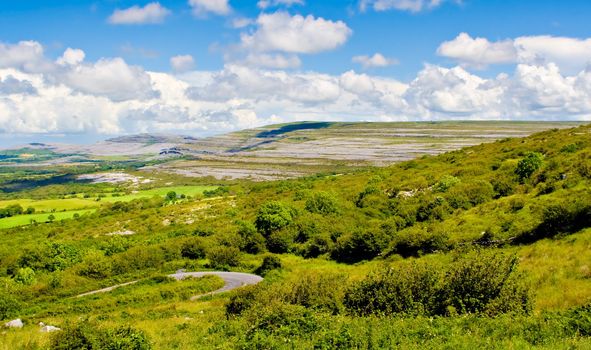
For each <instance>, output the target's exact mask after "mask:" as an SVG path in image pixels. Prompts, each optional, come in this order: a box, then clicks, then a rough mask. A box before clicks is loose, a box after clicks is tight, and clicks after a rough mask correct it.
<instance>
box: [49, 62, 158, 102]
mask: <svg viewBox="0 0 591 350" xmlns="http://www.w3.org/2000/svg"><path fill="white" fill-rule="evenodd" d="M58 79H59V80H60V81H61V82H63V83H64V84H66V85H68V86H69V87H71V88H72V89H74V90H77V91H80V92H82V93H85V94H91V95H96V96H105V97H108V98H109V99H111V100H113V101H124V100H132V99H138V100H144V99H150V98H154V97H157V96H158V92H157V91H155V90H154V89H153V88H152V84H151V81H150V76H149V75H148V74H147V73H146V72H145V71H144V70H143V69H142V68H140V67H137V66H129V65H127V63H125V61H124V60H123V59H121V58H113V59H100V60H99V61H97V62H96V63H92V64H81V65H77V66H72V67H71V69H68V70H67V71H65V72H61V73H59V75H58Z"/></svg>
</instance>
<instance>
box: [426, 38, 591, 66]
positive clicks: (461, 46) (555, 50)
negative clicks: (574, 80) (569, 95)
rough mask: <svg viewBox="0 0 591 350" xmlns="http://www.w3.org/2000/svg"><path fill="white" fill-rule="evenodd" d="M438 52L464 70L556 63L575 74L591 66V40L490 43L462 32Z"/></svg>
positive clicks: (532, 39) (542, 39) (517, 39)
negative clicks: (508, 65) (492, 65)
mask: <svg viewBox="0 0 591 350" xmlns="http://www.w3.org/2000/svg"><path fill="white" fill-rule="evenodd" d="M437 53H438V54H439V55H440V56H444V57H448V58H451V59H453V60H455V61H457V62H458V63H460V64H461V65H463V66H465V67H474V68H486V67H487V66H488V65H491V64H505V63H527V64H546V63H555V64H557V65H558V67H560V69H562V70H564V71H566V72H568V73H571V74H574V73H577V72H579V71H581V70H583V69H585V68H586V66H587V65H589V64H591V38H589V39H578V38H567V37H554V36H548V35H540V36H523V37H517V38H514V39H505V40H500V41H496V42H491V41H489V40H488V39H486V38H472V37H471V36H470V35H469V34H467V33H460V34H459V35H458V36H457V37H456V38H455V39H453V40H450V41H446V42H443V43H442V44H441V45H440V46H439V48H438V49H437Z"/></svg>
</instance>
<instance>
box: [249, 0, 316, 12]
mask: <svg viewBox="0 0 591 350" xmlns="http://www.w3.org/2000/svg"><path fill="white" fill-rule="evenodd" d="M304 4H305V2H304V0H259V2H257V6H258V8H260V9H262V10H265V9H267V8H269V7H275V6H286V7H289V6H293V5H304Z"/></svg>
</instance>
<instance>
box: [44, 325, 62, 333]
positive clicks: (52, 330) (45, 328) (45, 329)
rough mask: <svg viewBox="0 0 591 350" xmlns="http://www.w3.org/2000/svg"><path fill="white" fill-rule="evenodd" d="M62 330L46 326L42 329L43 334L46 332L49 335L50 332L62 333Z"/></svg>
mask: <svg viewBox="0 0 591 350" xmlns="http://www.w3.org/2000/svg"><path fill="white" fill-rule="evenodd" d="M61 330H62V329H61V328H58V327H55V326H44V327H43V328H41V332H45V333H49V332H56V331H61Z"/></svg>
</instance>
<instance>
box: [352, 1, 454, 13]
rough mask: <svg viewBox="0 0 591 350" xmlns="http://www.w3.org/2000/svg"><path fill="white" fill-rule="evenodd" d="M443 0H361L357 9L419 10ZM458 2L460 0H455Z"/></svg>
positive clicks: (440, 2)
mask: <svg viewBox="0 0 591 350" xmlns="http://www.w3.org/2000/svg"><path fill="white" fill-rule="evenodd" d="M443 2H444V0H361V1H359V9H360V10H361V11H362V12H365V11H366V10H367V9H368V8H373V9H374V11H387V10H399V11H409V12H420V11H424V10H428V9H432V8H435V7H438V6H439V5H441V4H442V3H443ZM455 2H457V3H459V2H461V1H459V0H456V1H455Z"/></svg>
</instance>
